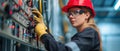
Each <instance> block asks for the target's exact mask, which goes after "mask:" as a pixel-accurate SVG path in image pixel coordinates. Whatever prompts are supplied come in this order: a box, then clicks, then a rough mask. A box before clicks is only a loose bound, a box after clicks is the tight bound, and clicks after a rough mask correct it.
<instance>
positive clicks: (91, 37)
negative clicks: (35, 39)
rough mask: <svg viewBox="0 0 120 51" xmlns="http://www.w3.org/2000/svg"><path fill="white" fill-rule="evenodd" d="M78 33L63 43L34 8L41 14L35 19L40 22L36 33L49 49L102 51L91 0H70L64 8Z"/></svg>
mask: <svg viewBox="0 0 120 51" xmlns="http://www.w3.org/2000/svg"><path fill="white" fill-rule="evenodd" d="M62 10H63V11H64V12H66V13H67V16H68V18H69V20H70V22H71V24H72V26H73V27H75V28H76V29H77V33H76V34H75V35H74V36H73V37H72V38H71V42H69V43H66V44H61V43H59V42H56V41H55V39H54V38H53V37H52V35H50V34H49V33H47V32H46V31H45V30H46V26H45V24H44V23H43V21H40V20H42V17H41V16H40V14H39V13H38V12H37V11H36V10H33V13H35V14H37V16H38V15H39V18H37V17H35V20H36V21H38V22H39V23H38V24H37V25H36V27H35V31H36V33H37V34H38V35H39V37H40V39H41V41H42V42H43V44H44V45H45V48H46V49H47V50H48V51H101V40H100V35H99V31H98V28H97V27H96V25H95V23H94V19H93V18H94V16H95V12H94V9H93V6H92V3H91V1H90V0H69V2H68V4H67V5H66V6H64V7H63V9H62Z"/></svg>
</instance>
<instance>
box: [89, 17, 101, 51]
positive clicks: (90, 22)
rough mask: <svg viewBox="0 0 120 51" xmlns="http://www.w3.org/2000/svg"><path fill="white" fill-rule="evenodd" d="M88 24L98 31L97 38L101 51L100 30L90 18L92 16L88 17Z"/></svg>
mask: <svg viewBox="0 0 120 51" xmlns="http://www.w3.org/2000/svg"><path fill="white" fill-rule="evenodd" d="M88 25H89V26H90V27H92V28H93V29H95V30H96V31H97V32H98V37H99V40H100V51H102V40H101V36H100V31H99V29H98V27H97V26H96V24H95V21H94V18H92V17H90V18H89V20H88Z"/></svg>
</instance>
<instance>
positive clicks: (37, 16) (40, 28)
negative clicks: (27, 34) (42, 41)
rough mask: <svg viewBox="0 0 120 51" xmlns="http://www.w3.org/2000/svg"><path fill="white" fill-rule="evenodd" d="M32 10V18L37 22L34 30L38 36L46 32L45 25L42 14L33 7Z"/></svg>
mask: <svg viewBox="0 0 120 51" xmlns="http://www.w3.org/2000/svg"><path fill="white" fill-rule="evenodd" d="M32 12H33V14H35V15H34V20H35V21H36V22H37V24H36V27H35V32H36V33H37V35H38V36H39V38H40V37H41V36H42V35H44V34H48V33H47V32H46V30H47V27H46V26H45V24H44V21H43V17H42V14H41V13H40V12H39V11H38V10H37V9H33V10H32Z"/></svg>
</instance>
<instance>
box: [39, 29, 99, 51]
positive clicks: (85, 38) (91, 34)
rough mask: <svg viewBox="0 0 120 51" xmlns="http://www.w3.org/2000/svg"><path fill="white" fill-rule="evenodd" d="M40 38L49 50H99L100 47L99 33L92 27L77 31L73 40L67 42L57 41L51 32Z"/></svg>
mask: <svg viewBox="0 0 120 51" xmlns="http://www.w3.org/2000/svg"><path fill="white" fill-rule="evenodd" d="M40 39H41V41H42V42H43V43H44V45H45V48H46V49H47V50H48V51H99V49H100V40H99V38H98V33H97V31H96V30H94V29H93V28H90V27H88V28H85V29H84V30H83V31H82V32H78V33H76V34H75V35H74V36H73V37H72V38H71V42H68V43H66V44H62V43H59V42H57V41H56V40H55V39H54V38H53V36H52V35H50V34H45V35H43V36H42V37H41V38H40Z"/></svg>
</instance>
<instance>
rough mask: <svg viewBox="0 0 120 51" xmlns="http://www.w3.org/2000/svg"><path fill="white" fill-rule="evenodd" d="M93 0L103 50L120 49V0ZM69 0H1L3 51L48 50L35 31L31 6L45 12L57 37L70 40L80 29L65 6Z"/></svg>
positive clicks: (0, 26) (51, 31) (47, 20)
mask: <svg viewBox="0 0 120 51" xmlns="http://www.w3.org/2000/svg"><path fill="white" fill-rule="evenodd" d="M91 1H92V2H93V5H94V10H95V11H96V16H95V18H94V19H95V22H96V25H97V26H98V28H99V30H100V34H101V38H102V48H103V51H120V0H91ZM67 2H68V0H0V51H37V50H41V51H42V50H44V46H43V44H41V42H39V41H38V39H37V38H36V37H37V36H36V35H35V33H34V31H32V30H33V29H34V28H33V27H34V24H33V22H34V20H33V19H32V18H33V17H32V16H31V15H32V13H31V8H37V9H38V10H39V11H40V12H41V13H42V15H43V18H44V21H45V24H46V25H47V27H48V28H49V31H50V33H51V34H52V35H53V36H54V38H55V39H56V40H57V41H59V42H61V43H67V42H69V41H70V40H71V37H72V36H73V35H74V34H75V33H76V29H75V28H73V27H72V26H71V24H70V22H69V20H68V18H67V16H66V15H65V13H63V12H62V10H61V8H62V7H63V6H65V5H66V4H67ZM10 15H12V16H10ZM28 22H30V25H29V26H28V24H27V23H28ZM28 27H29V29H27V28H28ZM20 44H21V45H20Z"/></svg>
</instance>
